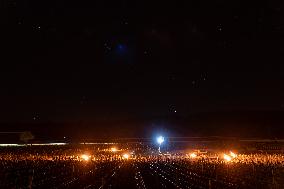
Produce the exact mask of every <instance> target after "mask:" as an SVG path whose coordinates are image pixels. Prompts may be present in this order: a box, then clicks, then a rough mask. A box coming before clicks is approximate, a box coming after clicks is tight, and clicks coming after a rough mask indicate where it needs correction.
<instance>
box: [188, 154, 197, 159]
mask: <svg viewBox="0 0 284 189" xmlns="http://www.w3.org/2000/svg"><path fill="white" fill-rule="evenodd" d="M189 157H190V158H196V157H197V155H196V153H191V154H190V155H189Z"/></svg>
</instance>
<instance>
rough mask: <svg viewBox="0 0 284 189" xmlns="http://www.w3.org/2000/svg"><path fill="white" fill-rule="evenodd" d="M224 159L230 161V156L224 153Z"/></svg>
mask: <svg viewBox="0 0 284 189" xmlns="http://www.w3.org/2000/svg"><path fill="white" fill-rule="evenodd" d="M224 160H226V161H231V160H232V158H231V157H230V156H229V155H227V154H224Z"/></svg>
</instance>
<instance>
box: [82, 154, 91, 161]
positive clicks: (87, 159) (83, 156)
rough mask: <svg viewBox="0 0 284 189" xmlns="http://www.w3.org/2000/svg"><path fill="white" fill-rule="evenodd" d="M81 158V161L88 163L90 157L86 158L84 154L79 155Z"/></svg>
mask: <svg viewBox="0 0 284 189" xmlns="http://www.w3.org/2000/svg"><path fill="white" fill-rule="evenodd" d="M81 158H82V159H83V160H85V161H89V159H90V156H88V155H86V154H83V155H81Z"/></svg>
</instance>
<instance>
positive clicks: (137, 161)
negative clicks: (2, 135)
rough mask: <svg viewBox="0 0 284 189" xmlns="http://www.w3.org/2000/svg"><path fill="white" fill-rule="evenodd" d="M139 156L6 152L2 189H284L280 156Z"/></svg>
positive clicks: (0, 169)
mask: <svg viewBox="0 0 284 189" xmlns="http://www.w3.org/2000/svg"><path fill="white" fill-rule="evenodd" d="M139 150H140V153H138V150H137V149H134V150H133V151H131V152H130V151H129V149H123V150H121V151H120V150H116V149H115V150H113V151H111V150H109V151H108V150H107V148H105V149H103V148H100V149H99V148H97V147H88V148H77V147H76V148H74V147H66V146H64V147H59V146H57V147H53V146H48V147H47V146H40V147H5V148H3V147H2V148H1V149H0V153H1V163H0V188H1V189H2V188H3V189H4V188H9V189H11V188H74V189H75V188H76V189H77V188H89V189H91V188H123V189H125V188H155V189H157V188H199V189H202V188H212V189H213V188H216V189H222V188H244V189H245V188H248V189H250V188H251V189H253V188H279V189H280V188H284V161H283V160H284V156H283V155H281V154H270V155H268V154H252V155H238V157H236V158H233V159H232V160H230V161H226V160H224V159H222V158H221V157H220V158H219V157H217V156H213V155H212V156H210V157H209V155H208V156H197V157H194V158H192V157H190V156H187V155H184V154H183V155H182V154H175V155H171V156H169V155H157V154H156V155H155V154H154V155H149V154H148V153H147V151H141V149H140V148H139ZM135 151H136V153H135ZM86 152H88V154H87V155H86ZM126 153H128V155H129V156H125V155H124V154H126ZM82 154H84V155H85V156H84V155H82Z"/></svg>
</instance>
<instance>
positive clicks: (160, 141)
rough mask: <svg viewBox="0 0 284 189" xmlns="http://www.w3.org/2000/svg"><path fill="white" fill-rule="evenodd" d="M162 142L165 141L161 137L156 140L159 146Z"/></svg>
mask: <svg viewBox="0 0 284 189" xmlns="http://www.w3.org/2000/svg"><path fill="white" fill-rule="evenodd" d="M164 141H165V138H164V137H163V136H159V137H158V138H157V142H158V144H159V145H161V144H162V143H163V142H164Z"/></svg>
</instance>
